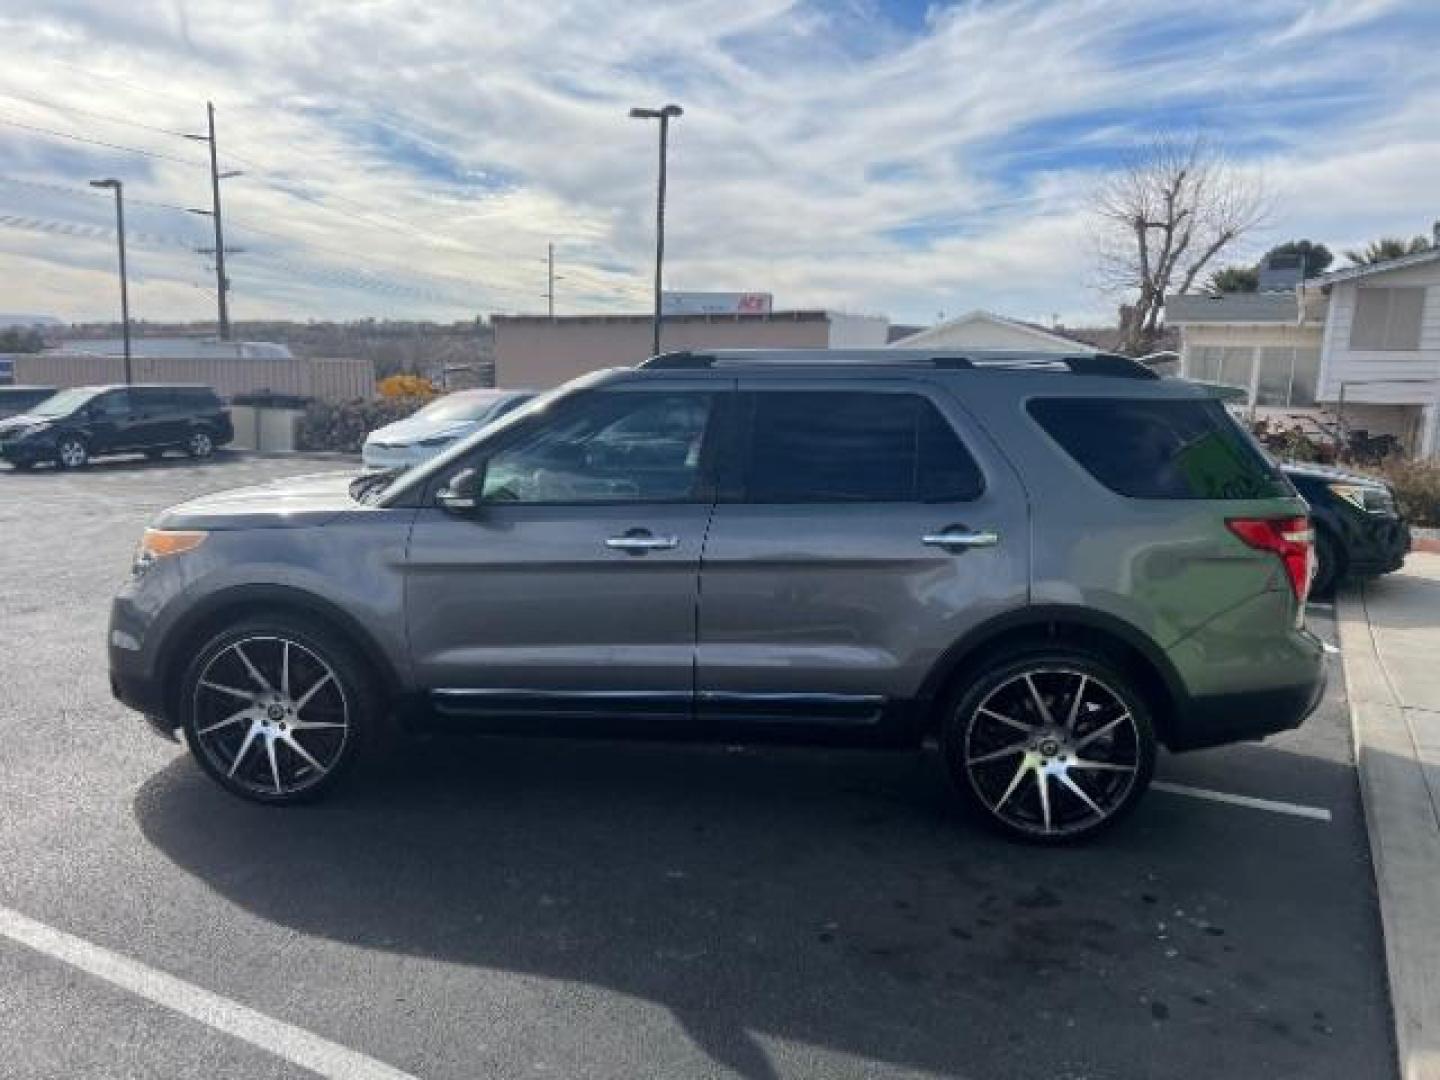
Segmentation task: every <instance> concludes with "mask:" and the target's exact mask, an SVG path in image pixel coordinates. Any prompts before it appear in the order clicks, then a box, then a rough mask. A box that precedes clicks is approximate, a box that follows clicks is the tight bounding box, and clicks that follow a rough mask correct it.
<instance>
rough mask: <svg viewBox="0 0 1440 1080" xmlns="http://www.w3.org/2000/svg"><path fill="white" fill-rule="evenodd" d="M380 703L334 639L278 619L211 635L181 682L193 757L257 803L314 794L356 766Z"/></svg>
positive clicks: (357, 663)
mask: <svg viewBox="0 0 1440 1080" xmlns="http://www.w3.org/2000/svg"><path fill="white" fill-rule="evenodd" d="M378 700H379V695H378V694H377V693H376V692H375V689H374V687H373V686H372V685H371V681H370V679H369V678H368V676H367V675H366V670H365V667H364V665H363V664H362V663H361V662H360V661H359V659H358V658H357V657H356V656H355V654H354V653H353V651H352V650H351V649H350V648H349V647H348V646H347V645H346V644H345V643H344V642H343V641H342V640H341V639H340V638H339V637H338V636H336V635H333V634H331V633H330V632H329V631H327V630H326V629H324V628H323V627H320V626H313V625H311V624H310V623H308V622H305V621H302V620H299V619H295V618H290V617H286V616H280V615H276V616H273V617H261V618H252V619H246V620H244V621H243V622H240V623H237V624H236V625H235V626H233V627H231V628H229V629H226V630H224V631H222V632H220V633H218V634H216V635H215V636H214V637H212V638H211V639H210V640H209V641H208V642H207V643H206V644H205V645H204V647H203V648H201V650H200V651H199V653H197V654H196V656H195V659H194V660H193V661H192V662H191V663H190V666H189V667H188V668H187V670H186V672H185V675H184V677H183V680H182V682H181V686H180V698H179V702H180V712H181V723H182V725H183V726H184V729H185V736H186V742H187V743H188V744H189V746H190V751H191V753H193V754H194V756H195V758H196V760H197V761H199V763H200V765H201V766H202V767H203V768H204V769H205V771H206V772H207V773H209V774H210V775H211V777H213V778H214V779H215V780H217V781H218V782H219V783H220V784H221V785H222V786H223V787H225V788H227V789H228V790H230V791H232V792H234V793H235V794H237V795H240V796H243V797H244V798H247V799H252V800H254V801H256V802H263V803H271V804H288V803H296V802H302V801H305V800H308V799H312V798H315V797H316V796H318V795H320V794H321V793H322V792H324V791H325V790H327V789H329V788H330V787H332V786H333V785H334V784H335V783H336V782H337V781H338V780H339V779H340V778H341V776H343V775H344V773H345V772H346V771H347V770H348V769H349V768H350V767H351V766H352V765H353V764H354V762H355V760H356V758H357V757H358V756H359V755H360V753H361V752H362V749H363V743H364V741H365V739H366V736H367V734H368V732H369V731H371V730H373V728H374V727H375V716H374V709H375V705H374V703H375V702H376V701H378Z"/></svg>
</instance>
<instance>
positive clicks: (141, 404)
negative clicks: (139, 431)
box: [130, 386, 175, 412]
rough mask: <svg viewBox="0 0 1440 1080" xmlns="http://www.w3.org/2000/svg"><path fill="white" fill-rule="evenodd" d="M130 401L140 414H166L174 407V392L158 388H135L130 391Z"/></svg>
mask: <svg viewBox="0 0 1440 1080" xmlns="http://www.w3.org/2000/svg"><path fill="white" fill-rule="evenodd" d="M130 401H131V403H132V404H133V405H134V407H135V408H136V409H139V410H141V411H142V412H158V411H166V412H168V411H169V410H171V409H173V408H174V407H175V391H173V390H167V389H165V388H164V387H159V386H137V387H135V389H133V390H131V391H130Z"/></svg>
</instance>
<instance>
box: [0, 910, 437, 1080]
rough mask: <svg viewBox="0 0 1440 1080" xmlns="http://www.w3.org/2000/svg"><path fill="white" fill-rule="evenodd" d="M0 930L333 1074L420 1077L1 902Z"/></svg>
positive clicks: (369, 1078) (357, 1079) (368, 1078)
mask: <svg viewBox="0 0 1440 1080" xmlns="http://www.w3.org/2000/svg"><path fill="white" fill-rule="evenodd" d="M0 936H4V937H7V938H9V939H10V940H11V941H14V942H17V943H19V944H21V945H24V946H26V947H27V948H31V949H34V950H35V951H36V952H38V953H43V954H44V955H46V956H49V957H52V958H54V959H56V960H60V961H63V962H64V963H66V964H69V965H70V966H71V967H76V968H79V969H80V970H81V971H84V972H86V973H88V974H90V975H93V976H95V977H96V978H97V979H103V980H105V981H106V982H108V983H111V984H113V985H115V986H118V987H120V988H121V989H124V990H128V991H130V993H132V994H135V995H136V996H137V997H142V998H144V999H146V1000H147V1001H151V1002H154V1003H155V1004H156V1005H163V1006H164V1007H165V1008H167V1009H170V1010H172V1011H174V1012H177V1013H180V1014H181V1015H182V1016H188V1017H190V1019H192V1020H198V1021H199V1022H200V1023H202V1024H205V1025H207V1026H208V1027H211V1028H214V1029H215V1030H216V1031H220V1032H223V1033H224V1034H226V1035H230V1036H233V1037H234V1038H237V1039H242V1040H244V1041H245V1042H247V1043H250V1044H251V1045H252V1046H257V1047H259V1048H260V1049H261V1050H264V1051H266V1052H267V1053H271V1054H274V1055H275V1056H276V1057H280V1058H283V1059H285V1060H286V1061H288V1062H290V1063H291V1064H292V1065H298V1066H299V1067H300V1068H302V1069H309V1070H310V1071H311V1072H313V1073H317V1074H318V1075H320V1076H324V1077H331V1078H333V1080H341V1078H344V1080H415V1078H414V1077H413V1076H411V1075H410V1074H409V1073H404V1072H401V1071H400V1070H399V1069H394V1068H391V1067H390V1066H389V1065H386V1064H384V1063H383V1062H379V1061H376V1060H375V1059H374V1058H370V1057H366V1056H365V1055H364V1054H361V1053H358V1052H356V1051H354V1050H350V1049H348V1048H346V1047H344V1046H341V1045H340V1044H339V1043H333V1042H331V1041H330V1040H329V1039H322V1038H321V1037H320V1036H318V1035H312V1034H310V1032H308V1031H305V1030H303V1029H301V1028H298V1027H295V1026H294V1025H293V1024H287V1023H285V1022H284V1021H283V1020H276V1019H274V1018H273V1017H270V1016H266V1015H265V1014H264V1013H259V1012H256V1011H255V1010H254V1009H251V1008H248V1007H247V1006H244V1005H241V1004H239V1003H238V1002H234V1001H231V1000H229V999H228V998H223V997H221V996H220V995H219V994H212V993H211V992H210V991H208V990H202V989H201V988H200V987H198V986H195V985H193V984H191V983H187V982H185V981H184V980H183V979H177V978H175V976H173V975H167V974H165V973H164V972H163V971H156V970H155V969H154V968H150V967H146V966H145V965H144V964H141V963H138V962H136V961H134V960H131V959H129V958H128V957H125V956H121V955H120V954H119V953H116V952H111V951H110V950H109V949H106V948H104V947H103V946H100V945H94V944H91V943H90V942H88V941H85V940H84V939H82V938H78V937H75V936H74V935H73V934H67V933H65V932H64V931H61V930H56V929H54V928H53V927H50V926H46V925H45V924H44V923H40V922H36V921H35V920H34V919H31V918H29V917H27V916H25V915H21V914H20V913H19V912H18V911H12V910H10V909H9V908H6V907H0Z"/></svg>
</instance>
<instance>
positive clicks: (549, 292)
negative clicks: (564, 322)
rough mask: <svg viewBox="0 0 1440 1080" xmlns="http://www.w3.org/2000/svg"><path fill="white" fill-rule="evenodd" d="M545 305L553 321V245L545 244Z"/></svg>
mask: <svg viewBox="0 0 1440 1080" xmlns="http://www.w3.org/2000/svg"><path fill="white" fill-rule="evenodd" d="M545 307H546V310H547V312H548V313H549V316H550V321H551V322H554V321H555V245H554V244H546V245H545Z"/></svg>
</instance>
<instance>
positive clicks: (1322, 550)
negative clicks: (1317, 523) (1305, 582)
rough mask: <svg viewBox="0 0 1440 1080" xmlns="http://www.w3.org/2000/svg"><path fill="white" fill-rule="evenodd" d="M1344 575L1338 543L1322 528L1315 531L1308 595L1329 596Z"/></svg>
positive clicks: (1342, 560)
mask: <svg viewBox="0 0 1440 1080" xmlns="http://www.w3.org/2000/svg"><path fill="white" fill-rule="evenodd" d="M1344 576H1345V560H1344V557H1343V556H1342V555H1341V554H1340V545H1339V544H1337V543H1336V542H1335V540H1334V539H1333V538H1332V537H1331V536H1330V534H1329V533H1328V532H1327V531H1325V530H1324V529H1317V530H1316V531H1315V576H1314V577H1313V578H1311V579H1310V595H1311V596H1314V597H1317V598H1318V597H1322V596H1329V595H1330V594H1331V593H1333V592H1334V591H1335V586H1336V585H1338V584H1340V581H1341V579H1343V578H1344Z"/></svg>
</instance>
